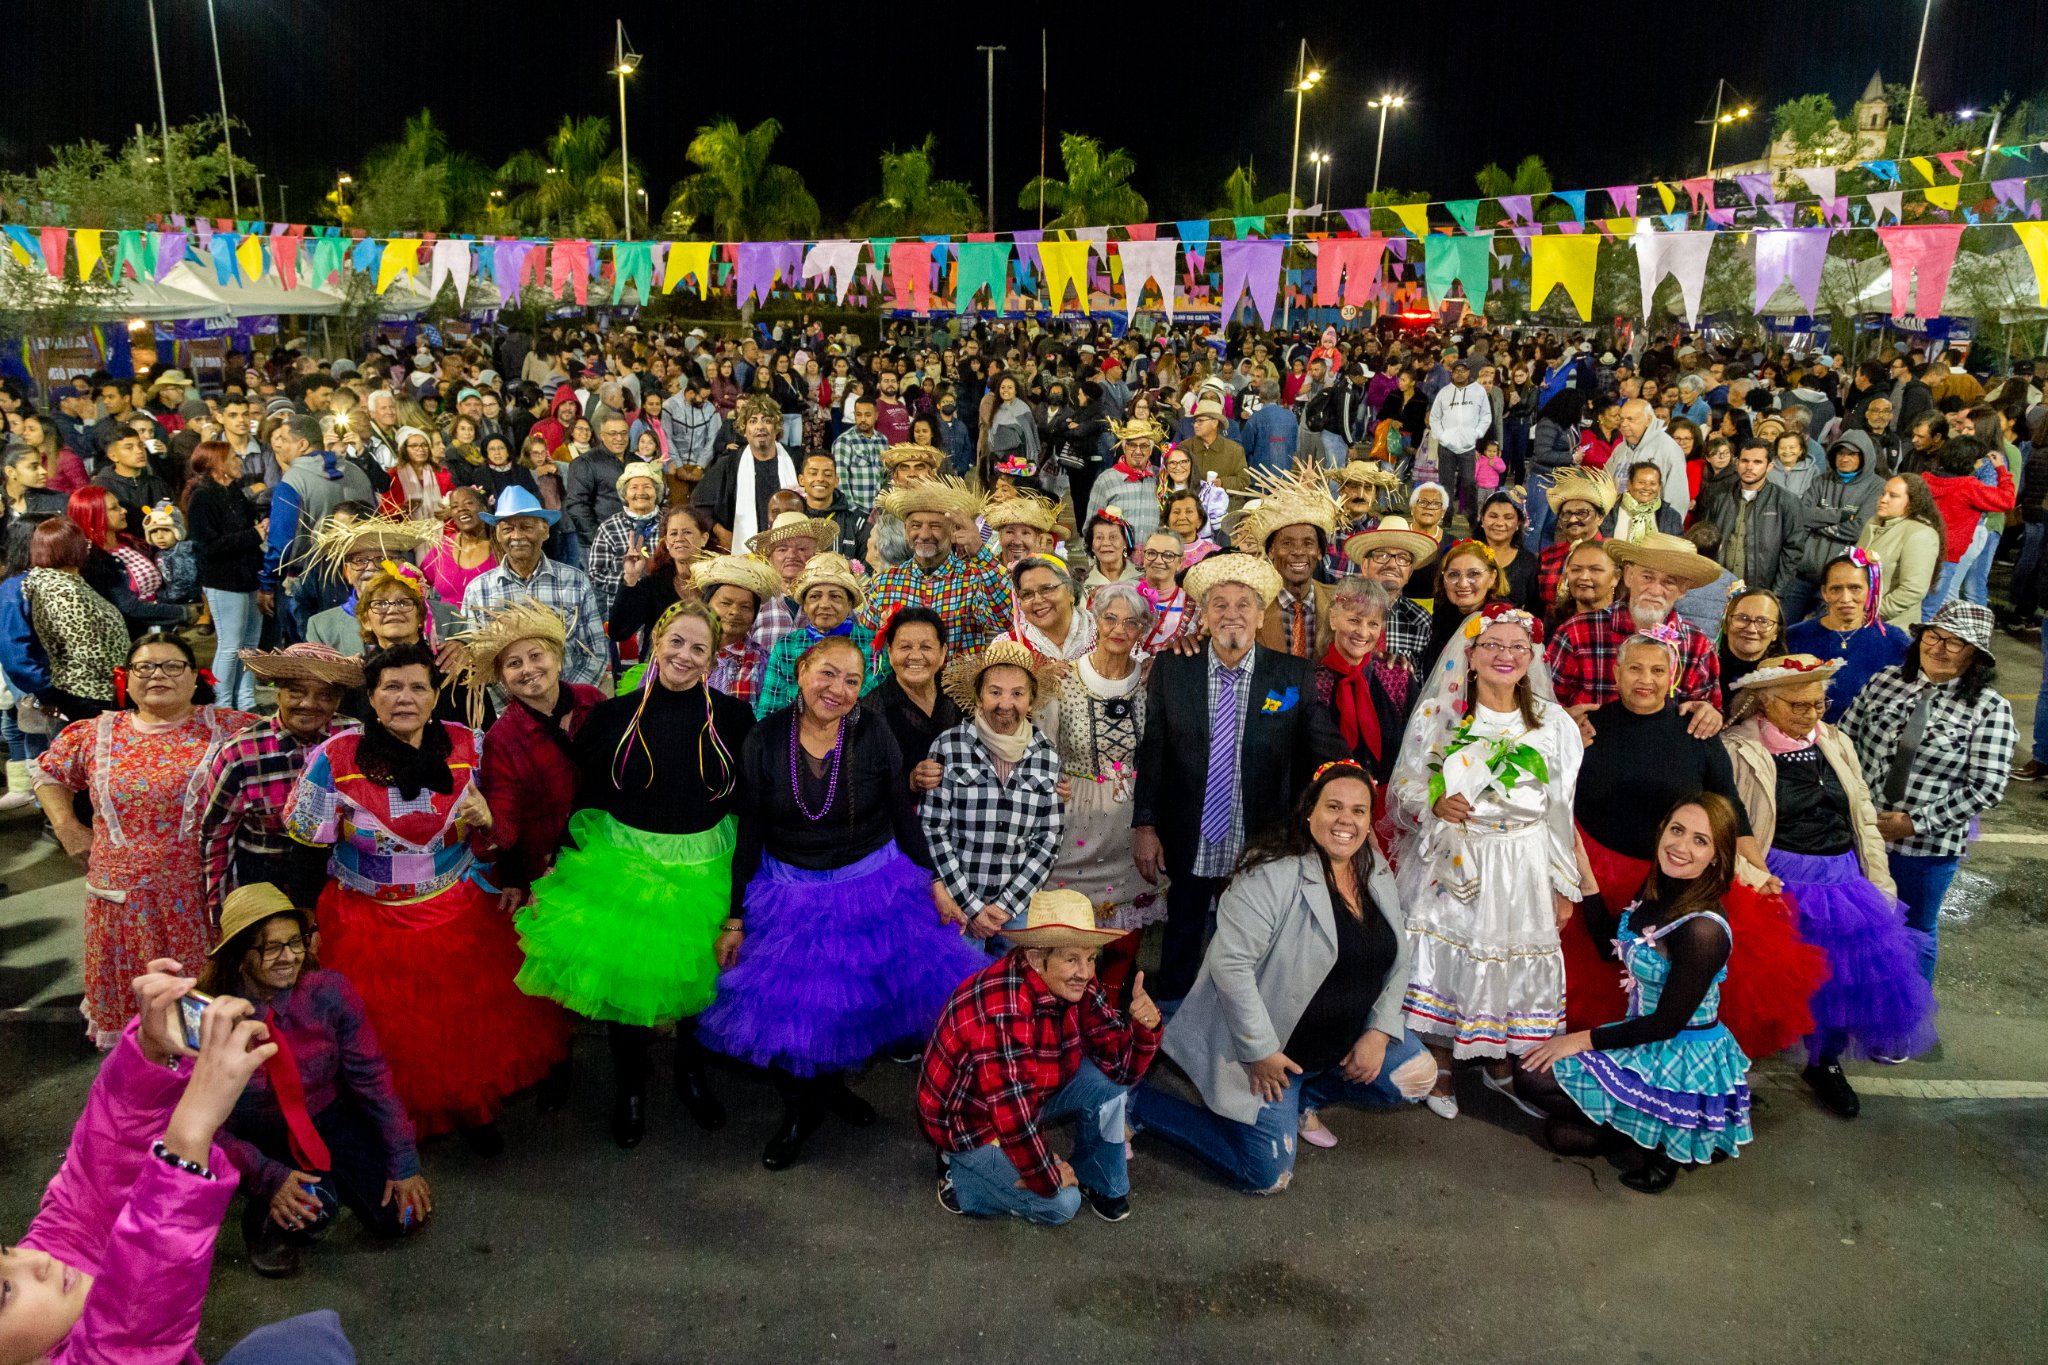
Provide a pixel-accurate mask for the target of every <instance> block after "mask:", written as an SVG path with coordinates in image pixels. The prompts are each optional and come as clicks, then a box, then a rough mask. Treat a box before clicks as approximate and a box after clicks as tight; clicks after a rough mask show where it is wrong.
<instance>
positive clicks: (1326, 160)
mask: <svg viewBox="0 0 2048 1365" xmlns="http://www.w3.org/2000/svg"><path fill="white" fill-rule="evenodd" d="M1308 164H1309V165H1311V166H1313V167H1315V168H1316V179H1315V188H1313V189H1311V190H1310V191H1309V192H1308V199H1309V202H1310V203H1311V204H1321V203H1322V202H1323V167H1325V166H1327V165H1329V164H1330V154H1329V153H1328V152H1310V153H1309V154H1308ZM1334 179H1335V177H1334V176H1333V177H1332V180H1333V181H1334Z"/></svg>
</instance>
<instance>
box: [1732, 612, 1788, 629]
mask: <svg viewBox="0 0 2048 1365" xmlns="http://www.w3.org/2000/svg"><path fill="white" fill-rule="evenodd" d="M1728 624H1729V625H1731V626H1739V627H1741V628H1742V629H1743V630H1776V629H1777V628H1778V618H1777V617H1775V616H1752V615H1750V614H1749V613H1748V612H1746V611H1743V612H1737V613H1736V614H1735V615H1733V616H1731V617H1729V618H1728Z"/></svg>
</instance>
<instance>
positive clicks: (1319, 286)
mask: <svg viewBox="0 0 2048 1365" xmlns="http://www.w3.org/2000/svg"><path fill="white" fill-rule="evenodd" d="M1386 251H1387V239H1386V238H1384V237H1332V238H1328V239H1326V240H1324V241H1321V242H1318V243H1316V292H1315V300H1316V307H1318V308H1334V307H1336V306H1337V305H1338V304H1339V303H1344V304H1348V305H1350V306H1351V307H1353V308H1363V307H1364V306H1365V305H1366V303H1367V302H1368V301H1370V300H1371V298H1372V295H1373V291H1374V290H1375V289H1377V288H1378V287H1379V278H1380V262H1381V261H1382V260H1383V259H1385V257H1386ZM1340 277H1341V278H1342V282H1343V286H1344V288H1343V292H1342V293H1341V294H1340V293H1339V292H1338V288H1337V286H1338V281H1339V278H1340Z"/></svg>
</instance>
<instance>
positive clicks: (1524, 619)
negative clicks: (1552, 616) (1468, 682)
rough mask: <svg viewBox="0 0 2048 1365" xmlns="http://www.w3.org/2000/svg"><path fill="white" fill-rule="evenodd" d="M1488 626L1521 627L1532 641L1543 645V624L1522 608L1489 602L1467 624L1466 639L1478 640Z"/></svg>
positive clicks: (1504, 603)
mask: <svg viewBox="0 0 2048 1365" xmlns="http://www.w3.org/2000/svg"><path fill="white" fill-rule="evenodd" d="M1488 626H1520V627H1521V628H1522V629H1523V630H1526V631H1528V632H1529V638H1530V640H1532V641H1533V642H1535V643H1536V644H1539V645H1540V644H1542V643H1543V623H1542V622H1541V621H1538V620H1537V619H1536V618H1535V617H1533V616H1531V615H1530V614H1529V613H1528V612H1526V611H1523V610H1522V609H1521V608H1520V607H1516V606H1511V605H1509V604H1508V603H1506V602H1488V603H1487V604H1486V605H1485V606H1483V607H1481V608H1480V609H1479V610H1478V611H1476V612H1474V613H1473V614H1472V615H1471V616H1470V617H1469V618H1468V619H1467V620H1466V622H1465V638H1466V639H1468V640H1476V639H1478V638H1479V636H1480V633H1481V632H1482V631H1484V630H1485V629H1486V628H1487V627H1488Z"/></svg>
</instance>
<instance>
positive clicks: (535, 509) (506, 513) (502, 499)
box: [482, 483, 562, 526]
mask: <svg viewBox="0 0 2048 1365" xmlns="http://www.w3.org/2000/svg"><path fill="white" fill-rule="evenodd" d="M482 516H483V519H484V522H485V524H486V525H490V526H496V525H497V524H498V523H499V522H501V521H503V520H504V519H505V518H507V517H538V518H539V519H540V520H542V521H544V522H546V523H547V524H548V525H550V526H553V525H554V524H555V523H556V522H558V521H560V520H561V519H562V514H561V513H560V512H556V511H552V510H550V509H548V508H546V507H542V506H541V505H540V499H539V498H536V497H535V496H534V495H533V494H531V493H529V492H527V491H526V490H525V489H524V488H521V487H520V486H519V485H518V484H516V483H515V484H513V485H512V486H511V487H510V488H507V489H506V490H505V491H504V492H502V493H500V494H498V506H497V509H496V510H495V511H491V512H485V513H483V514H482Z"/></svg>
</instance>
